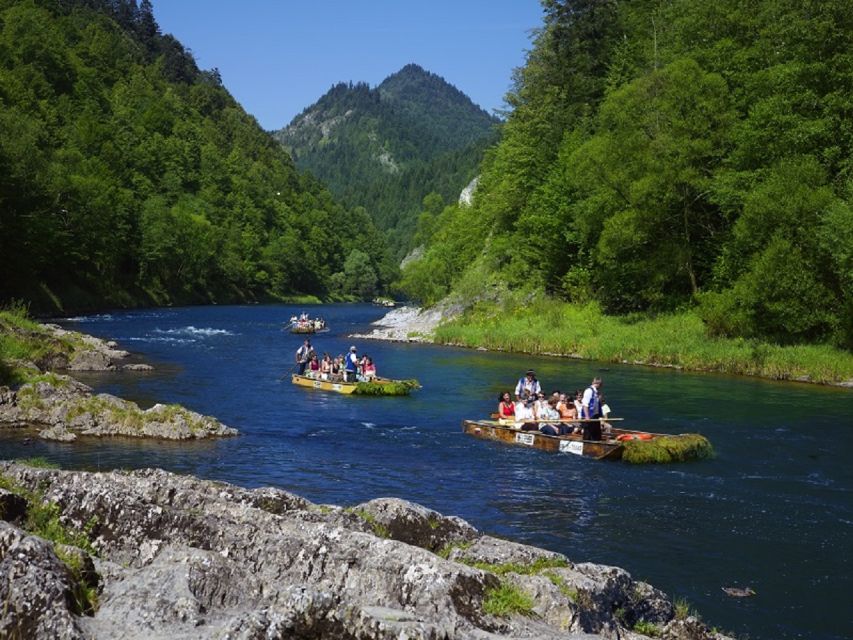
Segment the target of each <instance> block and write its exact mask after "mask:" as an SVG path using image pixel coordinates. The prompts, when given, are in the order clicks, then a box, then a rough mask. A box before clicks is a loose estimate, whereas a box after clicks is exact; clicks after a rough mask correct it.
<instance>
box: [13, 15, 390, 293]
mask: <svg viewBox="0 0 853 640" xmlns="http://www.w3.org/2000/svg"><path fill="white" fill-rule="evenodd" d="M385 247H386V245H385V240H384V236H383V235H382V234H381V233H379V232H378V231H377V230H376V228H375V227H374V225H373V224H372V222H371V220H370V218H369V216H368V215H367V214H366V212H365V211H364V210H363V209H353V210H346V209H345V208H344V207H343V206H341V205H340V204H338V203H337V202H336V201H335V200H334V199H333V197H332V196H331V195H330V193H329V192H328V191H327V190H326V188H325V187H323V186H322V185H321V184H319V183H318V182H317V181H316V180H315V179H313V178H310V177H307V176H304V175H300V174H299V173H298V172H297V171H296V169H295V168H294V166H293V163H292V161H291V159H290V157H289V156H288V154H287V153H286V152H284V151H283V150H282V149H281V148H280V146H279V145H278V143H276V142H275V141H274V140H273V139H272V138H271V137H270V136H269V135H268V134H267V133H266V132H264V131H263V130H262V129H261V128H260V127H259V125H258V124H257V122H256V121H255V120H254V118H252V117H251V116H249V115H247V114H246V113H245V111H243V109H242V108H241V107H240V105H239V104H237V103H236V102H235V100H234V99H233V98H232V97H231V95H230V94H229V93H228V92H227V91H226V90H225V89H224V88H223V86H222V84H221V82H220V78H219V74H218V72H217V71H216V70H212V71H201V70H199V69H198V67H197V65H196V63H195V61H194V59H193V57H192V55H191V54H190V53H189V52H188V51H187V50H186V49H185V48H184V47H183V46H182V45H181V44H180V43H179V42H178V41H177V40H176V39H175V38H174V37H172V36H170V35H164V34H161V33H160V30H159V27H158V25H157V23H156V21H155V20H154V15H153V12H152V7H151V3H150V1H149V0H142V2H141V3H140V4H139V5H138V6H137V3H136V0H63V1H60V0H14V1H13V0H0V299H6V300H8V299H10V298H20V299H24V300H27V301H31V302H32V303H33V304H34V306H35V307H36V308H38V309H42V310H51V309H53V310H57V309H61V308H65V309H67V308H79V307H85V306H100V307H103V306H107V305H134V304H143V303H146V304H152V303H154V304H168V303H181V302H206V301H239V300H253V299H270V298H280V297H283V296H288V295H293V294H305V293H309V294H315V295H320V296H335V295H372V294H373V292H374V291H375V290H377V289H379V288H381V287H383V286H384V284H386V283H387V282H388V281H389V280H391V279H392V278H393V277H394V274H395V268H394V267H393V266H391V263H390V261H389V260H388V258H387V252H386V248H385Z"/></svg>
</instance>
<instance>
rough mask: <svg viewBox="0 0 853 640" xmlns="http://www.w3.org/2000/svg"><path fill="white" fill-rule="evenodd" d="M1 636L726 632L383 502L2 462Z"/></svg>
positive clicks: (665, 604)
mask: <svg viewBox="0 0 853 640" xmlns="http://www.w3.org/2000/svg"><path fill="white" fill-rule="evenodd" d="M0 599H2V601H3V602H4V603H5V604H4V612H5V613H4V615H3V616H2V617H1V618H0V635H2V636H4V637H6V636H9V637H33V638H47V637H63V638H89V639H91V638H111V637H123V638H150V637H193V638H213V637H241V638H256V637H293V638H308V637H311V638H315V637H323V638H361V639H362V640H374V639H375V640H380V639H381V640H390V639H391V638H402V637H405V638H412V639H415V638H421V639H424V640H426V639H435V640H438V639H439V638H460V639H465V638H471V639H477V640H485V639H486V638H510V637H511V638H540V639H551V638H553V639H557V638H565V639H580V638H625V639H628V640H630V639H634V640H639V639H641V638H647V637H657V638H663V639H665V640H725V638H726V636H724V635H722V634H720V633H718V632H716V631H715V630H711V629H709V628H708V627H707V626H706V625H705V624H704V623H702V621H701V620H700V619H699V618H698V617H697V616H696V615H695V613H694V612H693V611H691V609H690V607H689V605H687V603H685V602H675V603H674V602H672V601H671V600H670V599H669V598H668V597H667V596H666V595H665V594H664V593H663V592H661V591H659V590H658V589H655V588H654V587H653V586H651V585H649V584H647V583H645V582H641V581H638V580H635V579H633V578H632V577H631V576H630V575H629V574H628V573H627V572H626V571H624V570H622V569H619V568H617V567H611V566H605V565H598V564H591V563H575V562H573V561H572V560H570V559H569V558H567V557H566V556H564V555H562V554H559V553H554V552H551V551H546V550H543V549H539V548H536V547H531V546H527V545H522V544H517V543H513V542H510V541H507V540H501V539H497V538H493V537H491V536H488V535H485V534H483V533H481V532H479V531H477V529H475V528H474V527H472V526H471V525H470V524H468V523H467V522H465V521H464V520H462V519H460V518H458V517H454V516H444V515H442V514H440V513H438V512H436V511H432V510H430V509H426V508H424V507H421V506H419V505H417V504H414V503H410V502H406V501H403V500H397V499H392V498H384V499H376V500H370V501H368V502H365V503H361V504H358V505H355V506H353V507H349V508H342V507H340V506H335V505H323V504H313V503H311V502H309V501H307V500H305V499H304V498H301V497H299V496H297V495H294V494H291V493H288V492H285V491H281V490H278V489H273V488H262V489H254V490H249V489H244V488H241V487H238V486H235V485H229V484H225V483H222V482H212V481H206V480H201V479H198V478H194V477H192V476H180V475H175V474H172V473H168V472H165V471H161V470H153V469H143V470H139V471H134V472H110V473H88V472H77V471H60V470H56V469H53V468H40V467H34V466H32V464H30V465H27V464H20V463H10V462H0Z"/></svg>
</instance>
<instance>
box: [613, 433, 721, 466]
mask: <svg viewBox="0 0 853 640" xmlns="http://www.w3.org/2000/svg"><path fill="white" fill-rule="evenodd" d="M624 447H625V449H624V451H623V453H622V459H623V460H624V461H625V462H630V463H632V464H649V463H654V464H666V463H670V462H689V461H692V460H704V459H706V458H712V457H713V456H714V448H713V447H712V446H711V443H710V441H709V440H708V439H707V438H706V437H705V436H701V435H699V434H698V433H685V434H681V435H678V436H660V437H657V438H654V439H652V440H628V441H627V442H625V443H624Z"/></svg>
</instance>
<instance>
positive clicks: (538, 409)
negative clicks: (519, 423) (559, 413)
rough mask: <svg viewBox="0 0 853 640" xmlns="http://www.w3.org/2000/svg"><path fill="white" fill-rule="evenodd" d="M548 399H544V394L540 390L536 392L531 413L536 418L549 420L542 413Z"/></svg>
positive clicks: (544, 411) (544, 410)
mask: <svg viewBox="0 0 853 640" xmlns="http://www.w3.org/2000/svg"><path fill="white" fill-rule="evenodd" d="M547 406H548V401H547V400H546V399H545V394H544V393H542V392H541V391H540V392H539V393H537V394H536V400H535V402H534V403H533V415H534V416H535V417H536V419H537V420H550V418H548V417H546V416H545V415H544V414H545V413H546V411H547Z"/></svg>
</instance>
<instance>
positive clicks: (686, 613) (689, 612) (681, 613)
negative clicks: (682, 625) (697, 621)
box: [672, 598, 697, 620]
mask: <svg viewBox="0 0 853 640" xmlns="http://www.w3.org/2000/svg"><path fill="white" fill-rule="evenodd" d="M672 605H673V607H674V608H675V619H676V620H686V619H687V618H689V617H690V616H694V617H695V616H697V613H696V611H694V610H693V608H692V607H691V606H690V603H689V602H688V601H687V600H686V599H685V598H676V599H675V600H673V601H672Z"/></svg>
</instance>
